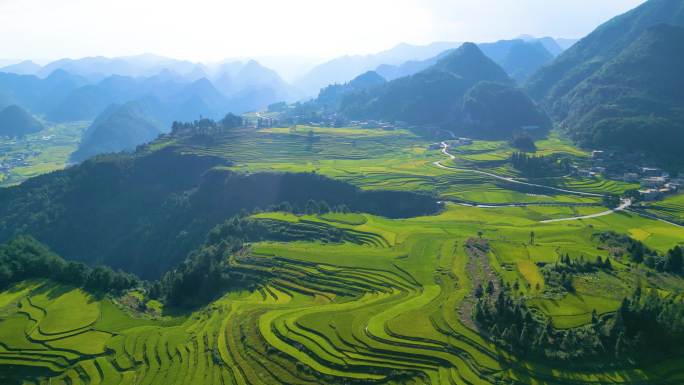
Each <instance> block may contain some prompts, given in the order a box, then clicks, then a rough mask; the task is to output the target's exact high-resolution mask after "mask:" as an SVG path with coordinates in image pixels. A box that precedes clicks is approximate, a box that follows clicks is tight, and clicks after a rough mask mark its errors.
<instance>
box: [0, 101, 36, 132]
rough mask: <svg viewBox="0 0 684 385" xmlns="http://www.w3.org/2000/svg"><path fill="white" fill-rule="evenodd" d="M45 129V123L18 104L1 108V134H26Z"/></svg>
mask: <svg viewBox="0 0 684 385" xmlns="http://www.w3.org/2000/svg"><path fill="white" fill-rule="evenodd" d="M42 129H43V125H42V124H41V123H40V122H39V121H37V120H36V119H35V118H34V117H33V116H31V114H29V113H28V112H27V111H26V110H24V109H23V108H21V107H19V106H17V105H11V106H8V107H5V108H4V109H2V110H0V136H10V137H15V136H24V135H27V134H32V133H34V132H38V131H40V130H42Z"/></svg>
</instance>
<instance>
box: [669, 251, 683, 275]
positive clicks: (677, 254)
mask: <svg viewBox="0 0 684 385" xmlns="http://www.w3.org/2000/svg"><path fill="white" fill-rule="evenodd" d="M683 254H684V253H682V248H681V247H679V246H676V247H675V248H674V249H671V250H669V251H668V252H667V261H666V269H667V270H668V271H671V272H673V273H681V271H682V265H684V255H683Z"/></svg>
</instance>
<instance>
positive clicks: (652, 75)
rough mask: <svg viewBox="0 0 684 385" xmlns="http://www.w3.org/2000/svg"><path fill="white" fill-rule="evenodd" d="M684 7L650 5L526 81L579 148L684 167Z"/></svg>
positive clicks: (667, 2)
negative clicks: (644, 155) (611, 150)
mask: <svg viewBox="0 0 684 385" xmlns="http://www.w3.org/2000/svg"><path fill="white" fill-rule="evenodd" d="M681 27H684V2H682V1H680V0H650V1H648V2H646V3H645V4H643V5H641V6H640V7H638V8H636V9H634V10H632V11H630V12H628V13H626V14H624V15H621V16H618V17H616V18H614V19H612V20H610V21H609V22H607V23H605V24H603V25H602V26H600V27H599V28H597V29H596V30H595V31H594V32H592V33H591V34H589V35H588V36H587V37H585V38H584V39H582V40H581V41H580V42H578V43H577V44H575V45H574V46H573V47H572V48H570V49H569V50H567V51H566V52H564V53H563V54H561V55H560V56H559V57H558V58H557V59H556V60H555V61H554V62H553V63H552V64H551V65H549V66H547V67H544V68H542V69H541V70H540V71H539V72H537V73H536V74H535V75H534V76H533V77H532V78H531V79H530V81H529V82H528V83H527V86H526V88H527V91H528V92H529V93H530V94H531V95H533V96H534V97H535V98H537V99H538V100H539V101H540V102H541V103H542V104H543V105H544V107H545V108H546V110H547V111H548V112H549V113H550V114H551V116H552V117H553V118H554V120H555V121H556V122H559V123H561V124H562V125H563V126H564V127H566V128H567V129H568V130H569V133H570V135H571V136H573V137H574V138H575V139H576V140H577V141H578V142H579V143H580V144H582V145H585V146H588V147H593V148H597V147H599V148H617V149H622V150H626V151H643V152H646V153H648V154H649V155H651V156H652V157H655V158H657V159H658V160H659V161H660V162H661V163H663V164H664V165H667V166H670V167H672V168H681V167H682V166H684V158H682V157H681V152H682V150H683V149H684V144H683V143H684V140H682V138H683V137H684V110H683V107H682V106H683V103H682V100H683V95H684V94H683V91H682V83H683V82H684V75H683V74H682V71H681V69H682V68H684V64H683V63H684V62H683V61H684V45H682V41H683V40H682V29H681Z"/></svg>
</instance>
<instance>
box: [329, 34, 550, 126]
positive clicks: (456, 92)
mask: <svg viewBox="0 0 684 385" xmlns="http://www.w3.org/2000/svg"><path fill="white" fill-rule="evenodd" d="M480 82H495V83H499V84H500V85H499V86H497V87H496V89H497V90H502V89H505V90H504V91H496V92H494V87H493V86H486V85H480V86H478V84H479V83H480ZM480 97H482V98H483V100H479V101H478V100H476V99H478V98H480ZM465 99H467V101H466V102H464V100H465ZM477 104H485V105H488V106H489V105H492V104H494V105H496V104H499V105H506V106H508V105H516V107H517V108H518V110H515V112H516V114H513V115H512V116H511V117H512V118H513V119H512V120H510V121H508V122H507V124H506V125H505V126H503V127H493V126H492V124H491V123H492V122H487V121H484V120H483V119H481V116H479V115H478V113H477V112H476V111H475V110H474V108H475V107H474V106H476V105H477ZM340 112H341V113H342V114H344V115H345V116H347V117H349V118H351V119H379V120H387V121H403V122H407V123H409V124H412V125H419V126H432V125H436V126H439V127H443V128H448V129H451V130H454V131H456V132H459V133H460V134H464V135H465V134H468V135H472V136H474V137H480V138H482V137H494V138H499V139H501V138H508V137H510V136H511V134H512V132H514V131H518V130H521V129H522V127H523V126H539V127H540V128H541V129H542V130H543V129H546V128H548V124H547V120H546V119H545V118H544V117H542V115H543V113H542V112H540V111H539V110H537V108H536V106H535V105H534V103H533V102H532V101H530V100H529V98H528V97H527V96H526V95H525V94H524V93H522V92H518V91H516V90H515V88H514V86H513V80H511V79H510V78H509V77H508V75H506V73H505V72H504V70H503V69H502V68H501V67H499V66H498V65H497V64H496V63H494V62H493V61H492V60H491V59H489V58H487V57H486V56H485V55H484V54H483V53H482V51H480V49H479V48H478V47H477V45H475V44H472V43H466V44H463V45H462V46H461V47H460V48H458V49H456V50H454V51H452V52H450V53H449V54H447V55H446V56H444V57H443V58H441V59H440V60H438V61H437V62H436V63H435V64H434V65H432V66H431V67H429V68H428V69H426V70H423V71H421V72H419V73H417V74H415V75H411V76H407V77H403V78H399V79H396V80H393V81H391V82H388V83H386V84H383V85H380V86H376V87H372V88H369V89H367V90H362V91H358V92H355V93H351V94H349V95H347V96H346V97H345V98H344V99H343V100H342V103H341V107H340ZM542 130H540V131H542Z"/></svg>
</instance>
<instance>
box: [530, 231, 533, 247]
mask: <svg viewBox="0 0 684 385" xmlns="http://www.w3.org/2000/svg"><path fill="white" fill-rule="evenodd" d="M530 245H534V231H530Z"/></svg>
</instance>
